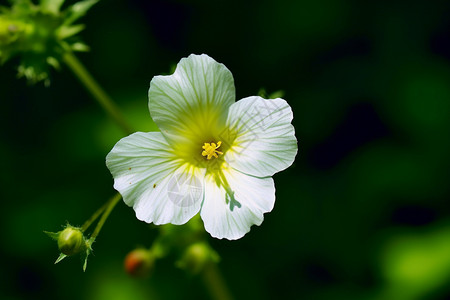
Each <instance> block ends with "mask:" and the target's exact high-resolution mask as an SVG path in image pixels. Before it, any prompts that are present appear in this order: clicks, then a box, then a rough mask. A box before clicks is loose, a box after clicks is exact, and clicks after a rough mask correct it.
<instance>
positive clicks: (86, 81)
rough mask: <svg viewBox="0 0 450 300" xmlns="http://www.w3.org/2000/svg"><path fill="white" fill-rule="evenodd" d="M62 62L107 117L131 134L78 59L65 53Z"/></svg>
mask: <svg viewBox="0 0 450 300" xmlns="http://www.w3.org/2000/svg"><path fill="white" fill-rule="evenodd" d="M63 61H64V62H65V63H66V65H67V66H68V67H69V68H70V69H71V70H72V72H73V73H74V74H75V76H77V77H78V79H79V80H80V81H81V83H82V84H83V85H84V86H85V87H86V89H87V90H88V91H89V92H90V93H91V94H92V96H93V97H94V98H95V100H97V102H98V103H99V104H100V105H101V107H102V108H103V109H104V110H105V111H106V112H107V113H108V115H109V116H110V117H111V118H112V119H113V120H114V121H115V122H116V123H117V124H118V125H119V126H120V127H121V128H122V129H123V131H124V132H125V133H127V134H130V133H132V132H133V131H132V130H131V127H130V126H129V125H128V124H127V122H126V121H125V119H124V117H123V115H122V113H121V112H120V110H119V108H118V107H117V105H116V104H115V103H114V101H112V99H111V98H110V97H109V96H108V94H106V92H105V91H104V90H103V89H102V88H101V87H100V85H99V84H98V83H97V81H95V79H94V78H93V77H92V75H91V74H90V73H89V72H88V70H87V69H86V68H85V67H84V65H83V64H82V63H81V62H80V61H79V60H78V58H77V57H76V56H75V55H74V54H73V53H72V52H71V51H66V52H65V53H64V55H63Z"/></svg>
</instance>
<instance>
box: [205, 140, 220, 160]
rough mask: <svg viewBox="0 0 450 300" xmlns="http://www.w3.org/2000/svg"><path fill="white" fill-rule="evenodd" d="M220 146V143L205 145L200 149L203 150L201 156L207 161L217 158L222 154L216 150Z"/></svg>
mask: <svg viewBox="0 0 450 300" xmlns="http://www.w3.org/2000/svg"><path fill="white" fill-rule="evenodd" d="M220 145H222V142H221V141H218V142H217V145H216V143H205V144H204V145H203V146H202V148H203V149H204V150H203V151H202V155H203V156H206V158H207V159H211V158H212V157H213V156H214V157H215V158H218V157H219V156H218V154H223V152H220V151H218V150H217V148H219V147H220Z"/></svg>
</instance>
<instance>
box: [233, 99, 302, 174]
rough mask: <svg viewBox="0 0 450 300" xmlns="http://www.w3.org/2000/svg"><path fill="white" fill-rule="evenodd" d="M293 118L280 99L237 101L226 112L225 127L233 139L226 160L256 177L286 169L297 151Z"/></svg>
mask: <svg viewBox="0 0 450 300" xmlns="http://www.w3.org/2000/svg"><path fill="white" fill-rule="evenodd" d="M292 118H293V115H292V110H291V107H290V106H289V104H288V103H287V102H286V101H285V100H283V99H280V98H278V99H272V100H266V99H263V98H261V97H257V96H253V97H248V98H244V99H242V100H239V101H238V102H236V103H235V104H233V105H232V106H231V107H230V111H229V114H228V121H227V122H228V128H229V130H230V131H231V132H232V133H231V134H232V135H233V134H234V135H235V139H234V141H233V142H232V143H231V146H230V149H229V150H228V151H227V153H226V154H225V160H226V161H227V163H228V164H229V165H230V166H231V167H233V168H235V169H236V170H239V171H241V172H243V173H246V174H250V175H253V176H258V177H265V176H272V175H273V174H275V173H276V172H279V171H281V170H284V169H286V168H287V167H289V166H290V165H291V164H292V163H293V162H294V159H295V156H296V154H297V139H296V138H295V132H294V126H292V125H291V121H292Z"/></svg>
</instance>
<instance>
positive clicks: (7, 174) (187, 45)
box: [0, 0, 450, 300]
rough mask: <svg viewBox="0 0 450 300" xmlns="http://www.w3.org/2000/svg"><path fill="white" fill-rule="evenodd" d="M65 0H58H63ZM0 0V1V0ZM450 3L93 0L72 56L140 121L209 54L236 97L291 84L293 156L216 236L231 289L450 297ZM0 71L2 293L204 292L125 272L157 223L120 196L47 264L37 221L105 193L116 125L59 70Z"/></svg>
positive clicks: (172, 272) (164, 264) (141, 124)
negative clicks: (85, 258)
mask: <svg viewBox="0 0 450 300" xmlns="http://www.w3.org/2000/svg"><path fill="white" fill-rule="evenodd" d="M73 2H74V1H68V2H67V3H73ZM0 4H2V5H7V1H4V0H2V1H0ZM449 17H450V4H449V2H448V1H438V0H435V1H352V0H318V1H303V0H301V1H300V0H299V1H294V0H291V1H289V0H279V1H268V0H260V1H222V2H220V3H219V2H217V3H216V2H215V1H200V0H199V1H175V0H170V1H163V0H148V1H138V0H101V1H100V3H98V4H97V5H95V6H94V7H93V8H92V9H91V10H90V11H89V13H88V14H87V16H86V17H85V18H84V19H83V20H82V23H85V24H86V25H87V29H86V30H85V31H84V32H83V33H82V34H81V35H82V37H83V40H84V41H85V42H86V43H87V44H88V45H90V46H91V51H90V52H89V53H83V54H79V55H78V57H79V59H80V60H81V61H82V62H83V63H85V65H86V66H88V69H89V70H90V71H91V72H92V74H93V75H94V77H96V78H97V80H98V81H99V82H100V84H101V85H102V86H103V87H104V88H105V90H107V91H108V93H109V94H110V95H111V96H112V98H113V99H115V100H116V101H117V103H118V104H119V106H120V107H121V108H122V110H123V112H124V114H125V116H126V118H127V120H129V122H130V123H131V124H132V125H133V126H134V128H136V130H138V131H150V130H155V127H154V124H153V123H152V121H151V120H150V117H149V113H148V109H147V90H148V86H149V82H150V80H151V79H152V77H153V76H154V75H159V74H169V73H170V72H171V69H172V68H173V67H174V66H175V65H176V63H177V62H178V61H179V60H180V58H182V57H186V56H188V55H189V54H191V53H196V54H200V53H206V54H208V55H210V56H211V57H213V58H214V59H216V60H217V61H219V62H221V63H224V64H225V65H226V66H227V67H228V68H229V69H230V70H231V72H232V73H233V76H234V79H235V84H236V90H237V99H240V98H243V97H246V96H251V95H256V94H257V93H258V91H259V90H260V89H261V88H264V89H265V90H266V91H267V93H269V94H270V93H272V92H275V91H278V90H283V91H284V92H285V96H284V98H285V99H286V100H287V101H288V102H289V104H290V105H291V106H292V108H293V111H294V121H293V124H294V126H295V128H296V136H297V138H298V140H299V154H298V156H297V159H296V162H295V163H294V165H293V166H292V167H290V168H289V169H288V170H286V171H283V172H281V173H279V174H276V175H275V176H274V179H275V183H276V188H277V201H276V204H275V208H274V210H273V211H272V212H271V213H269V214H266V215H265V221H264V222H263V224H262V226H260V227H253V228H252V230H251V231H250V233H248V234H247V235H246V236H245V237H244V238H242V239H240V240H237V241H232V242H230V241H225V240H215V239H212V238H210V239H209V241H210V243H211V244H212V246H213V247H214V248H215V249H216V250H217V251H218V252H219V254H220V255H221V258H222V260H221V263H220V264H219V266H220V268H221V270H222V272H223V274H224V276H225V278H226V281H227V283H228V284H229V286H230V289H231V292H232V293H233V295H234V297H235V298H236V299H307V300H309V299H312V300H321V299H347V300H348V299H371V300H375V299H376V300H384V299H386V300H391V299H392V300H413V299H430V300H431V299H432V300H444V299H450V211H449V209H450V205H449V202H448V201H449V196H450V189H449V184H448V180H449V177H450V176H449V175H450V174H449V173H450V172H449V169H450V158H449V150H450V149H449V148H450V140H449V137H450V18H449ZM16 65H17V61H10V62H8V63H7V64H5V65H4V66H2V67H1V69H0V112H1V117H0V126H1V127H2V130H1V139H0V154H1V157H2V160H1V161H2V162H1V166H2V171H1V172H0V182H1V199H2V200H1V203H0V214H1V215H0V228H1V231H0V240H1V249H0V257H1V258H2V261H3V263H2V266H1V267H0V286H1V287H0V295H1V297H2V299H66V300H71V299H87V300H90V299H95V300H103V299H105V300H121V299H133V300H140V299H161V300H163V299H208V298H209V295H208V293H207V291H206V289H205V287H204V286H203V285H202V283H201V281H200V280H199V279H198V278H197V277H195V276H187V275H186V273H185V272H184V271H182V270H180V269H177V268H176V267H174V265H173V262H174V260H175V259H176V258H172V257H169V258H167V259H163V260H161V261H158V262H157V264H156V266H155V270H154V272H153V275H152V276H151V277H150V278H148V279H144V280H136V279H133V278H130V277H129V276H128V275H127V274H126V273H125V272H124V270H123V259H124V257H125V255H126V254H127V253H128V252H129V251H130V250H132V249H133V248H134V247H135V246H137V245H144V246H150V245H151V243H152V241H153V239H154V238H155V236H156V232H155V231H154V230H151V229H150V228H149V226H148V225H146V224H145V223H142V222H140V221H138V220H137V219H136V218H135V216H134V211H133V210H132V209H131V208H128V207H127V206H126V205H125V204H123V203H122V202H121V203H119V205H118V206H117V207H116V208H115V210H114V211H113V213H112V214H111V216H110V217H109V219H108V220H107V223H106V224H105V226H104V228H103V230H102V232H101V234H100V236H99V237H98V238H97V241H96V243H95V244H94V246H93V247H94V255H93V256H92V257H91V258H90V260H89V263H88V268H87V271H86V272H85V273H83V272H82V268H81V265H82V263H81V259H80V258H79V257H73V258H69V259H66V260H65V261H63V262H62V263H60V264H57V265H54V264H53V262H54V261H55V259H56V258H57V256H58V249H57V247H56V245H55V243H54V241H52V240H51V239H49V238H48V237H47V236H46V235H44V233H43V230H48V231H58V230H60V229H61V228H62V227H61V226H62V225H64V224H65V223H66V222H67V221H69V222H70V223H71V224H73V225H81V224H82V223H83V222H84V221H85V220H86V219H87V218H88V217H89V216H90V215H91V214H92V213H93V212H94V211H95V210H96V209H97V208H98V207H99V206H101V204H102V203H103V202H104V201H105V200H106V199H108V198H109V197H110V196H111V195H113V193H114V192H113V189H112V183H113V181H112V178H111V175H110V173H109V171H108V170H107V168H106V166H105V162H104V160H105V156H106V154H107V153H108V152H109V151H110V149H111V148H112V146H113V145H114V144H115V143H116V142H117V141H118V140H119V139H120V138H121V137H122V136H123V134H122V132H121V131H120V129H119V128H118V127H117V126H116V125H115V124H114V123H113V122H112V121H110V120H109V119H108V118H107V116H106V115H105V113H104V112H103V111H102V109H101V108H100V107H99V106H98V105H97V103H95V102H94V101H93V99H92V98H91V96H90V94H88V93H87V92H86V90H85V89H84V88H83V86H81V85H80V83H79V82H78V81H77V79H76V78H75V77H74V76H73V74H72V73H71V72H70V70H68V69H67V68H63V69H62V70H61V71H60V72H57V71H55V72H53V73H52V78H51V80H52V83H51V85H50V87H48V88H46V87H44V86H43V84H37V85H35V86H30V85H28V84H27V82H26V81H25V80H24V79H20V80H18V79H16V70H15V66H16Z"/></svg>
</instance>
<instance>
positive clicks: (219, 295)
mask: <svg viewBox="0 0 450 300" xmlns="http://www.w3.org/2000/svg"><path fill="white" fill-rule="evenodd" d="M201 275H202V278H203V281H204V283H205V286H206V287H207V289H208V290H209V293H210V294H211V298H212V299H215V300H232V299H233V297H232V296H231V293H230V291H229V289H228V287H227V285H226V283H225V279H224V278H223V276H222V274H221V273H220V270H219V268H218V267H217V264H215V263H213V262H211V263H208V264H206V265H205V267H204V268H203V270H202V273H201Z"/></svg>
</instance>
